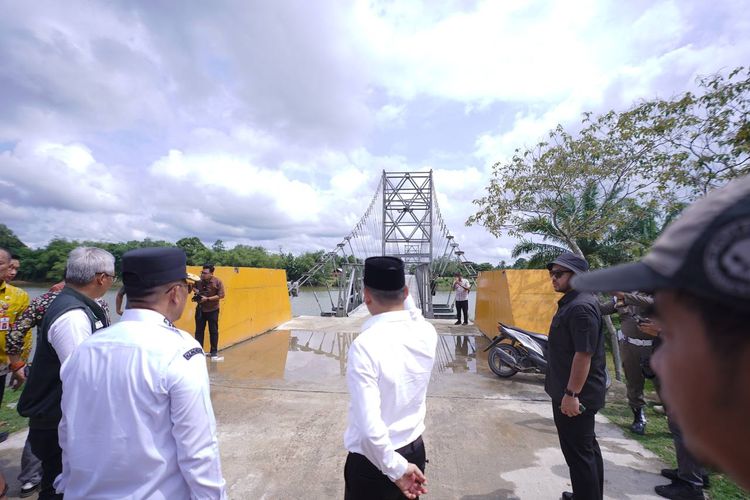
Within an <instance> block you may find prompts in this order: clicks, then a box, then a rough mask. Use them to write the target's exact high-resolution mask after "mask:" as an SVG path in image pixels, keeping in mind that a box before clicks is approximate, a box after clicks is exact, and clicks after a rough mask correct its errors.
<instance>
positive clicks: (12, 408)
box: [0, 387, 29, 433]
mask: <svg viewBox="0 0 750 500" xmlns="http://www.w3.org/2000/svg"><path fill="white" fill-rule="evenodd" d="M20 396H21V391H14V390H12V389H10V388H9V387H6V388H5V395H4V396H3V404H2V407H0V422H3V423H4V425H0V431H2V432H10V433H14V432H16V431H20V430H22V429H25V428H26V427H28V426H29V419H27V418H24V417H22V416H21V415H19V414H18V412H17V411H16V403H17V402H18V398H19V397H20Z"/></svg>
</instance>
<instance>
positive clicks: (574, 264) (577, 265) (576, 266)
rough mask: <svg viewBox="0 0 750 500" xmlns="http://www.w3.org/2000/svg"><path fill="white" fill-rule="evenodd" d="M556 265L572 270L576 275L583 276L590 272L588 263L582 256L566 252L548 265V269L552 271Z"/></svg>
mask: <svg viewBox="0 0 750 500" xmlns="http://www.w3.org/2000/svg"><path fill="white" fill-rule="evenodd" d="M555 264H557V265H558V266H562V267H564V268H566V269H570V270H571V271H573V272H574V273H575V274H583V273H585V272H586V271H588V270H589V263H588V261H587V260H586V259H584V258H583V257H581V256H580V255H576V254H574V253H572V252H564V253H561V254H560V255H558V256H557V258H556V259H555V260H553V261H552V262H550V263H549V264H547V269H548V270H551V269H552V266H553V265H555Z"/></svg>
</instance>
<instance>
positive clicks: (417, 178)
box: [382, 170, 435, 318]
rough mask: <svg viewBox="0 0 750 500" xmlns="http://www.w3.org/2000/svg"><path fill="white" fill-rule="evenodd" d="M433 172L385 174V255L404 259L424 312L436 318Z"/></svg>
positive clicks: (383, 186) (383, 189)
mask: <svg viewBox="0 0 750 500" xmlns="http://www.w3.org/2000/svg"><path fill="white" fill-rule="evenodd" d="M434 192H435V191H434V189H433V183H432V170H430V171H429V172H386V171H383V184H382V193H383V218H382V221H383V240H382V241H383V255H393V256H395V257H400V258H401V259H403V261H404V264H405V265H406V272H407V273H410V274H413V275H414V276H415V277H416V285H417V290H412V291H413V292H416V295H417V297H418V298H419V302H420V305H421V307H422V313H423V314H424V315H425V317H428V318H431V317H433V308H432V287H431V283H432V263H433V262H432V261H433V225H434V214H433V206H434V203H433V196H434Z"/></svg>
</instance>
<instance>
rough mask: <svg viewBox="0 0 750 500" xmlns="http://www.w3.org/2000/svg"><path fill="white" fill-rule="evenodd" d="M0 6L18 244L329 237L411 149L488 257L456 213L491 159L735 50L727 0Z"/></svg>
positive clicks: (673, 82) (738, 53)
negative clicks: (60, 238) (58, 238)
mask: <svg viewBox="0 0 750 500" xmlns="http://www.w3.org/2000/svg"><path fill="white" fill-rule="evenodd" d="M0 5H2V6H4V7H5V9H3V12H4V13H5V14H6V15H5V16H3V17H2V18H0V88H2V89H3V92H2V93H0V118H2V119H0V213H1V214H2V220H3V221H4V222H6V221H7V223H8V224H10V225H11V227H12V228H13V229H14V230H16V231H17V232H18V233H19V234H20V235H21V236H22V237H23V238H24V239H27V240H28V241H29V242H30V243H34V244H43V243H45V242H46V241H48V240H49V239H50V238H51V237H53V236H63V237H68V238H78V239H84V238H93V239H96V238H102V239H109V240H126V239H130V238H143V237H145V236H149V237H152V238H166V239H173V240H174V239H177V238H179V237H183V236H188V235H197V236H199V237H200V238H202V239H204V240H205V241H208V242H213V241H214V240H216V239H223V240H225V241H234V242H242V243H253V244H262V245H266V246H267V247H268V248H272V249H275V248H277V247H278V246H279V245H282V246H284V247H285V248H286V249H289V250H293V251H302V250H306V249H311V248H330V247H331V246H333V245H335V244H336V243H338V242H339V241H340V239H341V237H343V236H344V235H346V234H347V233H348V232H349V231H350V230H351V228H352V226H353V225H354V224H356V223H357V221H358V220H359V218H360V217H361V216H362V213H363V212H364V210H365V209H366V208H367V206H368V204H369V202H370V199H371V197H372V194H373V192H374V190H375V189H376V187H377V185H378V182H379V180H380V175H381V172H382V170H388V171H408V170H417V169H419V170H424V169H429V168H433V169H434V172H435V183H436V188H437V191H438V199H439V203H440V207H441V210H442V213H443V215H444V217H445V218H446V222H447V223H448V225H449V227H450V229H451V231H453V232H454V233H455V235H456V238H457V239H459V241H460V243H461V246H462V248H463V249H464V250H466V252H467V256H468V257H469V258H471V259H472V260H475V261H484V260H486V261H490V262H493V263H496V262H497V260H498V259H500V258H504V259H506V260H507V257H508V254H509V249H510V248H512V246H513V241H512V240H510V239H500V240H497V239H495V238H493V237H492V236H490V235H488V234H487V233H486V232H485V231H484V230H483V228H481V227H470V228H467V227H465V226H464V221H465V220H466V218H467V217H468V216H469V215H471V214H472V213H473V212H474V211H475V210H476V207H475V206H474V205H472V203H471V201H472V200H473V199H475V198H479V197H481V196H482V194H483V191H484V186H485V185H487V183H488V181H489V171H490V166H491V165H492V164H493V163H494V162H495V161H498V160H502V159H507V158H508V156H509V155H510V154H512V152H513V150H514V149H515V148H519V147H520V148H523V147H525V146H529V145H533V144H534V143H536V142H537V141H538V140H540V139H541V138H543V136H544V135H545V133H546V132H547V131H548V130H550V129H551V128H553V127H554V126H555V125H557V124H558V123H562V124H564V125H565V126H566V127H567V128H573V129H574V128H575V127H576V126H577V123H578V122H579V119H580V114H581V112H583V111H585V110H591V111H595V112H596V111H602V110H606V109H609V108H622V107H626V106H627V105H629V104H630V103H631V102H632V101H633V100H636V99H640V98H647V97H651V96H653V95H657V94H658V95H661V96H668V95H672V94H674V93H677V92H681V91H683V90H685V89H686V88H690V87H691V86H693V85H694V83H693V81H694V78H695V76H696V75H697V74H701V73H702V74H705V73H710V72H714V71H717V70H722V69H723V70H726V69H727V68H732V67H734V66H737V65H739V64H745V63H746V62H747V61H746V56H747V54H748V53H750V39H749V38H748V37H747V36H746V35H747V32H748V31H750V18H748V17H747V16H746V15H744V14H745V9H746V7H745V6H744V5H743V2H741V1H723V2H714V3H712V4H710V5H707V4H704V3H703V2H699V1H687V2H676V1H675V0H662V1H658V2H652V3H646V4H633V3H628V2H625V3H623V2H615V1H614V0H607V1H595V0H584V1H581V2H573V3H570V2H567V3H566V2H553V1H545V0H532V1H530V2H522V1H520V0H512V1H506V2H497V1H492V0H477V1H475V2H461V1H458V0H444V1H439V0H438V1H434V2H432V1H430V2H418V1H415V2H391V1H379V0H351V1H349V2H344V3H341V2H337V1H332V0H331V1H325V0H324V1H321V2H316V4H315V5H314V6H313V5H311V4H309V2H304V1H301V0H289V1H284V2H252V3H251V4H247V3H246V2H240V1H236V0H225V1H222V2H215V3H212V4H210V5H207V4H205V5H204V4H190V5H184V6H182V8H180V9H174V8H173V7H170V6H167V5H162V4H159V3H153V2H150V3H141V4H136V5H131V4H121V3H117V2H108V3H99V4H85V5H84V4H83V3H76V2H73V3H72V4H71V3H66V4H61V3H59V2H54V1H51V0H47V1H45V0H42V1H41V3H40V2H35V3H34V4H27V3H24V4H18V3H17V2H11V1H10V0H0ZM84 7H85V8H84ZM446 110H451V111H446ZM455 110H458V111H455ZM449 113H453V114H449ZM30 221H33V223H31V222H30Z"/></svg>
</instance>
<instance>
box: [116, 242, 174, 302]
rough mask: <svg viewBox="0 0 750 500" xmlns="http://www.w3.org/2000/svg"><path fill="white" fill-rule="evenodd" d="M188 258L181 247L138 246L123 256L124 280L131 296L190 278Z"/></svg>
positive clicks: (127, 292) (127, 291)
mask: <svg viewBox="0 0 750 500" xmlns="http://www.w3.org/2000/svg"><path fill="white" fill-rule="evenodd" d="M186 264H187V259H186V258H185V251H184V250H182V249H181V248H174V247H160V248H138V249H136V250H130V251H129V252H125V254H124V255H123V256H122V282H123V285H124V286H125V293H126V294H127V295H129V296H135V295H140V294H142V293H143V292H147V291H148V290H150V289H151V288H154V287H156V286H159V285H164V284H166V283H173V282H175V281H180V280H184V279H187V278H188V274H187V269H186V267H185V266H186Z"/></svg>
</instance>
